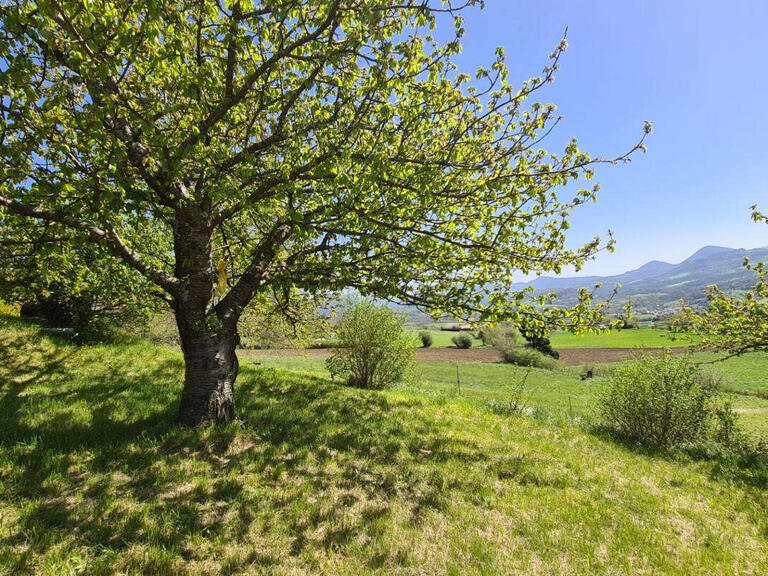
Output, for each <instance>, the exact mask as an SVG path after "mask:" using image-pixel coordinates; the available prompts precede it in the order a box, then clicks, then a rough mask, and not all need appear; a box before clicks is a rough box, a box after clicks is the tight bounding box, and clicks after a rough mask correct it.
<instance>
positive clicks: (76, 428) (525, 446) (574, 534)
mask: <svg viewBox="0 0 768 576" xmlns="http://www.w3.org/2000/svg"><path fill="white" fill-rule="evenodd" d="M284 360H285V362H284V365H283V367H280V368H278V367H269V366H266V367H265V366H262V367H254V366H252V365H248V364H247V363H245V364H244V365H243V367H242V373H241V377H240V379H239V380H238V388H237V401H238V405H239V414H240V417H241V418H242V422H241V423H240V424H238V425H232V426H228V427H220V428H218V429H207V430H196V431H191V430H184V429H180V428H178V427H176V426H174V425H173V419H174V416H175V412H176V409H177V405H178V404H177V403H178V396H179V382H180V381H181V373H182V364H181V358H180V355H179V354H177V353H174V352H171V351H165V350H158V349H156V348H154V347H152V346H150V345H148V344H145V343H135V344H123V345H99V346H85V347H74V346H72V345H69V344H67V343H64V342H60V341H56V340H51V339H49V338H47V337H45V336H41V335H40V334H39V333H38V332H37V329H36V328H34V327H31V326H24V325H22V324H19V323H18V322H10V323H7V324H6V325H5V326H0V387H1V390H2V392H1V394H0V429H2V431H3V434H2V436H1V437H0V574H80V573H83V574H116V573H122V574H211V573H222V574H240V573H247V574H286V575H287V574H341V575H344V574H349V575H353V574H354V575H358V574H513V573H519V574H681V575H683V574H684V575H690V574H726V573H727V574H735V573H739V574H764V573H766V572H768V493H767V492H766V491H765V490H764V489H762V488H759V487H758V486H757V485H754V484H753V482H754V481H755V479H754V478H752V477H751V476H749V475H748V474H742V473H741V472H739V471H738V470H735V471H734V470H730V469H724V468H723V467H722V466H721V464H719V463H718V462H710V461H693V460H690V459H687V458H684V457H676V458H669V457H662V456H654V455H650V454H643V453H641V452H638V451H635V450H631V449H628V448H627V447H623V446H621V445H617V444H615V443H613V442H611V441H609V440H607V439H603V438H601V437H599V436H595V435H593V434H590V433H588V432H587V431H585V430H584V429H583V428H581V427H579V426H572V425H556V424H554V423H552V422H548V421H539V420H537V419H532V418H522V417H509V416H504V415H500V414H498V413H494V411H493V410H491V409H488V408H489V406H488V405H486V404H484V402H485V400H486V399H488V398H490V397H491V396H492V395H496V396H498V399H503V398H504V392H503V383H504V381H506V379H507V378H508V377H509V376H510V374H513V373H510V372H509V371H508V369H509V367H505V366H500V365H499V366H494V365H487V364H486V365H483V366H482V369H483V370H486V371H487V372H485V376H482V374H481V372H480V370H481V367H480V366H477V367H474V366H473V367H471V368H467V372H466V373H462V374H461V376H462V388H461V393H453V392H451V388H452V387H455V381H454V382H453V383H452V378H453V375H452V372H451V369H452V368H453V370H454V371H455V367H452V366H442V367H437V366H425V367H423V368H424V371H425V374H424V375H423V378H424V380H417V381H415V382H416V383H414V384H412V385H409V386H403V387H400V388H398V389H395V390H390V391H386V392H365V391H359V390H353V389H348V388H344V387H339V386H336V385H334V384H333V383H331V382H329V381H328V380H327V379H325V378H322V377H319V376H313V375H311V374H307V373H304V374H301V373H299V372H296V371H293V370H295V369H305V372H306V371H309V372H313V371H321V370H322V369H321V368H318V366H317V365H314V366H312V365H310V366H307V365H304V366H303V367H302V366H300V365H299V364H298V362H301V360H298V361H296V362H297V364H295V365H290V363H289V362H288V360H290V359H284ZM742 368H743V367H742ZM744 369H745V368H744ZM461 370H464V367H463V366H462V367H461ZM745 370H746V369H745ZM481 376H482V378H481ZM534 376H535V381H536V382H537V384H538V385H540V386H541V387H542V390H545V391H548V392H546V394H545V395H548V396H550V397H554V396H555V394H556V393H557V390H558V388H562V387H563V386H567V390H568V391H569V392H573V396H574V397H575V396H577V392H579V390H581V393H580V394H579V395H580V397H581V398H582V401H583V403H584V405H586V404H587V402H586V398H587V392H588V391H589V390H591V388H589V389H585V388H584V387H585V386H586V385H584V384H582V383H581V382H580V381H579V380H578V379H577V378H576V377H575V376H574V375H573V374H568V373H566V374H563V375H560V374H553V373H540V372H538V371H537V372H535V374H534ZM561 379H562V380H561ZM564 382H565V384H564ZM579 387H582V388H579ZM560 392H561V394H562V392H563V390H561V391H560ZM474 395H477V397H476V398H475V397H474ZM752 398H754V396H753V397H752ZM757 400H759V399H757ZM580 406H581V405H578V404H577V405H575V406H574V409H580Z"/></svg>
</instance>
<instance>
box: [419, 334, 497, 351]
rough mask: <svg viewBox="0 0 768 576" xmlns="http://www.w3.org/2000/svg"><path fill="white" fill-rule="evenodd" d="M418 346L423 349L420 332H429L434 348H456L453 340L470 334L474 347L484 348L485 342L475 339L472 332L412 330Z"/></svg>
mask: <svg viewBox="0 0 768 576" xmlns="http://www.w3.org/2000/svg"><path fill="white" fill-rule="evenodd" d="M412 332H413V335H414V339H415V340H416V345H417V346H419V347H421V340H420V339H419V333H420V332H429V333H430V334H431V335H432V347H433V348H449V347H454V343H453V341H452V340H451V338H453V337H454V336H456V335H458V334H469V335H470V336H472V346H482V345H483V341H482V340H479V339H477V338H475V337H474V335H473V333H472V332H465V331H461V332H453V331H451V330H412Z"/></svg>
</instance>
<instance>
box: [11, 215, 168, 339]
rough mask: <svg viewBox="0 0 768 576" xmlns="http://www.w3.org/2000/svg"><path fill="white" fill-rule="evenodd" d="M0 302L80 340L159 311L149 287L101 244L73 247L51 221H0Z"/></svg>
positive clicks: (62, 229) (69, 238)
mask: <svg viewBox="0 0 768 576" xmlns="http://www.w3.org/2000/svg"><path fill="white" fill-rule="evenodd" d="M0 238H2V239H1V240H0V298H3V299H4V300H6V301H8V302H18V303H20V304H21V313H22V314H23V315H32V316H37V317H39V318H41V319H42V320H44V321H45V322H46V323H48V324H49V325H52V326H58V327H71V328H74V329H75V330H76V331H77V334H78V335H79V336H80V337H82V336H88V335H100V334H102V333H103V329H106V328H109V327H110V326H111V325H114V324H121V325H124V324H125V323H126V322H132V323H134V324H136V323H137V322H140V321H143V320H145V319H146V318H147V315H148V314H149V313H151V312H152V311H156V310H157V309H158V301H157V299H156V298H153V296H152V291H153V289H154V286H153V285H152V284H150V283H149V282H147V281H146V280H145V279H144V277H143V276H141V274H139V273H138V272H135V271H134V270H132V269H130V268H127V267H126V266H124V265H123V264H122V263H121V262H120V261H118V260H116V259H114V258H112V256H111V255H110V254H109V252H108V251H107V250H106V249H105V248H104V247H103V246H101V245H100V244H95V243H77V242H74V241H73V235H72V232H71V231H70V230H69V229H67V228H66V227H63V226H60V225H58V224H56V223H49V222H41V223H39V224H38V225H37V226H34V225H27V226H21V225H19V222H15V221H14V218H13V216H10V217H6V218H4V219H3V221H2V222H0Z"/></svg>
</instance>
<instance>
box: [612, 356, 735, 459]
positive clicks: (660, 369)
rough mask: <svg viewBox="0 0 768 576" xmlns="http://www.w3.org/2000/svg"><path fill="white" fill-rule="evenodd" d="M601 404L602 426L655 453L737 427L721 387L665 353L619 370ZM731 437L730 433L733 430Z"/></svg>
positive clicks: (682, 359)
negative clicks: (721, 397)
mask: <svg viewBox="0 0 768 576" xmlns="http://www.w3.org/2000/svg"><path fill="white" fill-rule="evenodd" d="M610 382H611V384H610V387H609V388H608V390H607V391H606V392H605V393H604V395H603V397H602V398H601V401H600V407H601V415H602V421H603V424H604V426H605V427H607V428H608V429H609V430H611V431H613V432H614V433H615V434H616V435H618V436H620V437H623V438H625V439H627V440H631V441H633V442H638V443H640V444H642V445H643V446H646V447H649V448H673V447H676V446H680V445H682V444H690V443H696V442H700V441H704V440H706V439H708V438H709V437H710V436H711V434H712V433H713V432H715V430H716V424H717V421H718V420H720V421H721V422H724V423H725V424H726V426H728V427H732V424H733V423H732V421H731V419H730V415H725V414H723V413H721V412H722V410H724V409H726V408H724V407H723V406H722V405H721V404H719V403H718V388H717V385H716V382H715V381H714V380H713V379H712V378H711V377H709V376H708V375H706V374H702V373H701V372H700V371H699V368H698V367H697V366H696V365H695V364H694V363H693V362H692V361H691V359H690V358H689V357H688V356H673V355H672V354H671V353H670V352H668V351H665V352H664V353H663V354H661V355H658V356H650V355H643V356H640V357H638V358H637V359H636V360H634V361H633V362H630V363H628V364H626V365H623V366H617V367H616V368H614V369H613V372H612V373H611V377H610ZM728 432H730V430H729V431H728Z"/></svg>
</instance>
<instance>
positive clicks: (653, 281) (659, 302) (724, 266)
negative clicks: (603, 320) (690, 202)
mask: <svg viewBox="0 0 768 576" xmlns="http://www.w3.org/2000/svg"><path fill="white" fill-rule="evenodd" d="M744 258H749V259H750V260H751V261H753V262H759V261H765V260H768V247H766V248H755V249H752V250H744V249H734V248H723V247H720V246H705V247H704V248H701V249H700V250H698V251H697V252H696V253H694V254H693V255H692V256H690V257H689V258H687V259H685V260H683V261H682V262H680V263H679V264H670V263H668V262H660V261H656V260H654V261H651V262H648V263H647V264H645V265H643V266H641V267H640V268H637V269H636V270H630V271H629V272H625V273H624V274H618V275H615V276H585V277H579V278H559V277H558V278H550V277H541V278H537V279H536V280H533V281H531V282H526V283H520V284H517V285H516V288H517V289H521V288H525V287H527V286H533V287H534V288H535V289H536V290H537V291H547V292H554V293H556V294H557V295H558V302H560V303H561V304H566V305H567V304H572V303H573V302H575V300H576V297H577V294H578V289H579V288H590V289H591V288H592V287H594V285H595V284H598V283H601V284H602V285H603V287H602V288H601V289H599V290H598V292H597V295H598V297H599V298H603V299H604V298H608V297H609V296H610V295H611V294H612V292H613V289H614V287H615V286H616V284H621V288H620V289H619V294H618V297H617V298H616V299H615V300H614V309H618V308H620V307H621V306H622V305H623V304H625V303H626V302H627V300H628V298H629V297H631V298H632V303H633V306H634V309H635V311H637V312H661V311H665V310H670V309H675V308H677V307H679V304H680V300H681V299H683V300H685V301H686V303H688V304H691V305H699V304H702V303H703V302H704V301H705V297H704V292H705V290H706V288H707V286H710V285H712V284H717V285H718V286H720V287H721V288H723V289H724V290H743V289H745V288H747V287H749V286H750V285H752V284H753V283H754V281H755V277H754V274H753V273H752V272H750V271H749V270H747V269H745V268H744Z"/></svg>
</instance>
